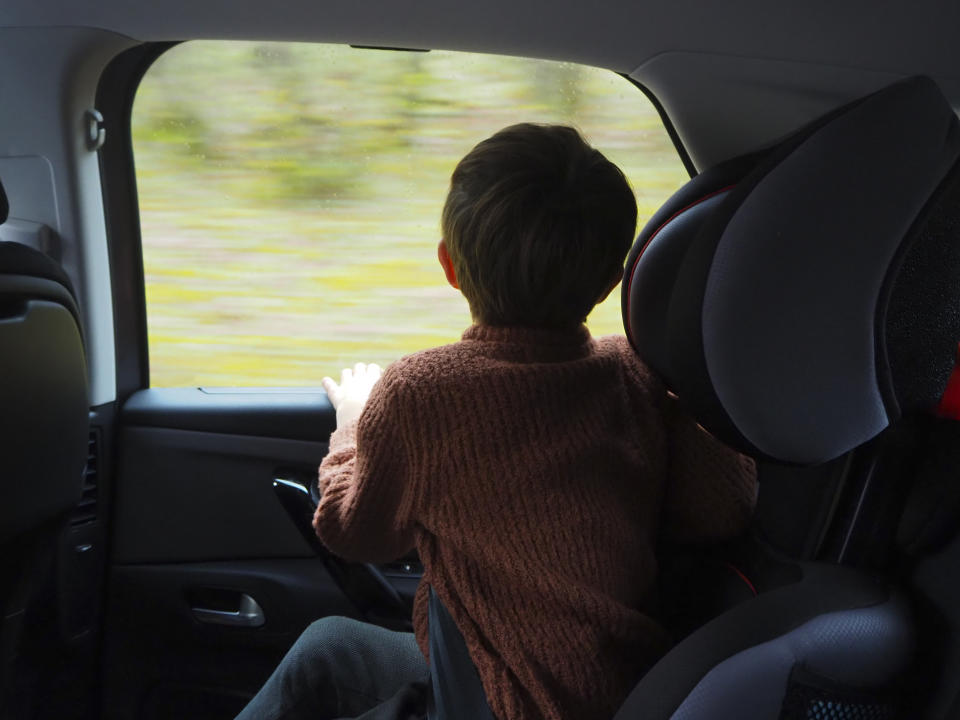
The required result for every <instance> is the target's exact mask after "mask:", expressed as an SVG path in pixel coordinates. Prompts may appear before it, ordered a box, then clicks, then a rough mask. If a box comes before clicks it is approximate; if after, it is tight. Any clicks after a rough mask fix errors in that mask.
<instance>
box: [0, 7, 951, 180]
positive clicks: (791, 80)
mask: <svg viewBox="0 0 960 720" xmlns="http://www.w3.org/2000/svg"><path fill="white" fill-rule="evenodd" d="M4 26H5V27H9V28H14V27H21V28H25V27H31V26H34V27H36V26H60V27H87V28H97V29H100V30H106V31H109V32H112V33H117V34H120V35H125V36H128V37H130V38H133V39H136V40H184V39H192V38H211V39H212V38H234V39H273V40H308V41H326V42H342V43H352V44H360V45H376V46H393V47H415V48H437V49H439V48H444V49H458V50H474V51H485V52H494V53H503V54H513V55H526V56H533V57H543V58H553V59H565V60H572V61H577V62H583V63H587V64H592V65H598V66H602V67H607V68H610V69H612V70H616V71H618V72H622V73H627V74H630V75H631V76H633V77H634V78H636V79H637V80H639V81H641V82H642V83H644V84H645V85H646V86H648V87H649V88H650V89H651V90H652V91H653V92H654V94H655V95H656V96H657V97H658V98H659V99H660V101H661V102H662V103H663V105H664V107H665V108H666V110H667V112H668V114H669V115H670V117H671V119H672V120H673V121H674V123H675V124H676V126H677V128H678V130H679V132H680V135H681V137H682V138H683V140H684V142H685V144H686V145H687V146H688V149H689V150H690V153H691V155H692V157H693V159H694V161H695V163H696V165H697V166H698V167H700V168H702V167H704V166H706V165H710V164H712V163H715V162H717V161H719V160H722V159H724V158H726V157H730V156H732V155H735V154H738V153H739V152H743V151H745V150H748V149H752V148H753V147H755V146H757V145H758V144H762V143H764V142H768V141H771V140H773V139H775V138H777V137H779V136H780V135H782V134H783V133H785V132H787V131H789V130H791V129H793V128H794V127H796V126H797V125H799V124H801V123H802V122H804V121H805V120H807V119H810V118H812V117H814V116H816V115H818V114H820V113H822V112H824V111H825V110H827V109H829V108H830V107H832V106H835V105H837V104H839V103H840V102H843V101H844V100H847V99H849V98H853V97H856V96H858V95H861V94H863V93H865V92H868V91H870V90H873V89H875V88H877V87H880V86H882V85H883V84H886V83H887V82H890V81H891V80H893V79H896V78H898V77H903V76H907V75H913V74H926V75H930V76H932V77H934V78H935V79H936V80H937V81H938V82H939V83H940V85H941V87H942V88H943V89H944V91H945V92H946V93H947V94H948V96H949V97H950V98H951V100H952V102H953V104H954V106H955V107H960V44H958V43H957V42H956V32H957V29H958V28H960V3H956V2H937V1H936V0H922V1H920V2H910V3H907V2H899V3H893V2H875V1H868V0H845V1H841V2H836V0H830V2H827V1H826V0H812V1H808V2H803V3H800V2H790V1H789V0H781V1H780V2H770V1H769V0H732V1H730V0H728V1H727V2H716V0H700V1H695V0H672V1H671V2H663V1H661V2H592V3H591V2H584V1H583V0H580V1H579V2H575V1H572V0H549V1H548V0H484V1H483V2H457V1H454V0H418V2H398V1H397V0H368V1H367V2H351V3H347V2H343V0H339V1H324V0H312V1H311V0H287V1H286V2H283V3H278V4H269V3H264V2H252V1H251V0H167V1H166V2H162V3H159V2H147V1H146V0H139V1H138V2H131V1H130V0H97V2H84V3H78V2H76V0H46V1H43V0H41V1H38V0H6V1H5V2H4V8H3V12H2V14H0V27H4Z"/></svg>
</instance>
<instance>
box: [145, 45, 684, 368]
mask: <svg viewBox="0 0 960 720" xmlns="http://www.w3.org/2000/svg"><path fill="white" fill-rule="evenodd" d="M525 121H530V122H561V123H566V124H571V125H574V126H576V127H578V128H580V130H581V131H582V132H583V133H584V135H585V136H586V137H587V140H588V141H589V142H591V144H593V145H594V146H595V147H597V148H598V149H599V150H601V151H602V152H603V153H604V154H605V155H607V157H609V158H610V159H611V160H612V161H613V162H615V163H617V164H618V165H619V166H620V167H621V168H622V169H623V171H624V172H625V173H626V175H627V177H628V179H629V180H630V182H631V184H632V185H633V188H634V191H635V192H636V194H637V201H638V205H639V210H640V224H641V225H642V224H643V223H644V222H645V221H646V219H647V218H648V217H649V216H650V214H651V213H652V212H653V211H654V210H655V209H656V208H657V207H659V205H660V204H662V202H663V201H664V200H665V199H666V198H667V197H669V195H670V194H671V193H672V192H673V191H674V190H675V189H676V188H677V187H679V186H680V185H681V184H682V183H683V182H684V181H685V180H686V179H687V176H686V173H685V172H684V170H683V166H682V164H681V162H680V160H679V158H678V157H677V154H676V151H675V150H674V148H673V145H672V144H671V142H670V140H669V138H668V137H667V133H666V131H665V130H664V128H663V126H662V123H661V121H660V118H659V117H658V115H657V113H656V111H655V109H654V108H653V106H652V105H651V103H650V102H649V101H648V100H647V98H646V97H645V96H644V95H643V93H642V92H640V90H638V89H637V88H635V87H634V86H633V85H632V84H631V83H630V82H629V81H627V80H626V79H624V78H621V77H619V76H617V75H616V74H614V73H611V72H609V71H605V70H599V69H596V68H587V67H582V66H576V65H570V64H566V63H557V62H549V61H540V60H525V59H517V58H506V57H497V56H483V55H473V54H467V53H454V52H437V51H434V52H429V53H419V52H391V51H383V50H363V49H354V48H350V47H347V46H324V45H312V44H273V43H248V42H222V41H217V42H191V43H187V44H183V45H179V46H177V47H174V48H173V49H172V50H170V51H169V52H167V53H166V54H165V55H163V56H162V57H161V58H160V59H159V60H158V61H157V62H156V63H155V65H154V66H153V67H152V68H151V69H150V70H149V71H148V72H147V74H146V76H145V78H144V80H143V82H142V84H141V86H140V90H139V91H138V93H137V97H136V101H135V105H134V110H133V120H132V123H133V137H134V159H135V163H136V170H137V187H138V194H139V201H140V213H141V226H142V236H143V252H144V272H145V280H146V293H147V315H148V331H149V342H150V367H151V385H153V386H154V387H171V386H199V385H206V386H217V385H220V386H258V385H259V386H270V387H282V386H318V385H319V384H320V378H321V377H322V376H324V375H338V374H339V370H340V368H341V367H344V366H346V365H350V364H353V363H354V362H356V361H358V360H361V361H365V362H378V363H380V364H382V365H386V364H388V363H389V362H391V361H393V360H395V359H397V358H399V357H400V356H401V355H404V354H407V353H410V352H414V351H416V350H420V349H423V348H426V347H431V346H434V345H440V344H443V343H448V342H453V341H455V340H457V339H458V338H459V337H460V334H461V333H462V332H463V330H464V329H465V328H466V327H467V326H468V325H469V324H470V315H469V311H468V309H467V304H466V302H465V301H464V300H463V298H462V297H461V296H460V295H459V293H458V292H456V291H455V290H452V289H451V288H449V287H448V286H447V285H446V283H445V282H444V280H443V276H442V272H441V270H440V268H439V266H438V264H437V261H436V244H437V242H438V240H439V239H440V235H439V233H440V231H439V222H440V210H441V208H442V206H443V201H444V197H445V193H446V190H447V185H448V182H449V178H450V173H451V172H452V170H453V168H454V166H455V165H456V163H457V161H458V160H459V159H460V158H461V157H462V156H463V155H464V154H465V153H466V152H467V151H468V150H470V148H471V147H473V146H474V145H475V144H476V143H477V142H479V141H480V140H482V139H484V138H485V137H487V136H489V135H490V134H492V133H493V132H495V131H496V130H499V129H500V128H502V127H504V126H506V125H510V124H513V123H516V122H525ZM588 324H589V326H590V328H591V331H592V332H593V333H594V334H606V333H622V331H623V330H622V325H621V322H620V309H619V294H618V293H616V292H615V293H613V294H611V297H610V299H608V300H607V302H605V303H604V304H603V305H601V306H599V307H598V308H597V309H596V310H595V311H594V312H593V314H592V315H591V316H590V318H589V319H588Z"/></svg>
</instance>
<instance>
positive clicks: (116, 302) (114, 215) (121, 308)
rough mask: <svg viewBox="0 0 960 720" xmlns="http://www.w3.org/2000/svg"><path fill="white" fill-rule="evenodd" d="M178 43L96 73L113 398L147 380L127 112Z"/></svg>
mask: <svg viewBox="0 0 960 720" xmlns="http://www.w3.org/2000/svg"><path fill="white" fill-rule="evenodd" d="M178 44H179V43H178V42H159V43H158V42H151V43H144V44H142V45H137V46H135V47H132V48H130V49H128V50H125V51H123V52H122V53H120V54H119V55H117V56H116V57H115V58H113V60H111V61H110V63H109V64H108V65H107V67H106V68H105V69H104V71H103V74H102V75H101V76H100V82H99V83H98V84H97V94H96V107H97V109H98V110H99V111H100V112H101V113H102V115H103V126H104V127H105V128H106V130H107V135H106V142H105V143H104V144H103V147H101V148H100V150H99V153H98V155H99V162H100V186H101V192H102V194H103V204H104V214H105V220H106V230H107V248H108V253H109V257H110V276H111V277H110V280H111V288H112V295H113V322H114V346H115V355H116V356H115V362H116V377H117V400H118V401H119V402H120V404H122V403H123V402H124V401H125V400H126V399H127V398H128V397H129V396H130V395H131V394H133V393H134V392H136V391H137V390H141V389H143V388H146V387H149V385H150V359H149V349H148V343H147V306H146V292H145V286H144V275H143V246H142V242H141V236H140V206H139V204H138V197H137V176H136V170H135V167H134V157H133V134H132V128H131V114H132V112H133V103H134V99H135V97H136V94H137V89H138V88H139V87H140V81H141V80H142V79H143V76H144V75H145V74H146V72H147V70H148V69H149V68H150V66H151V65H152V64H153V63H154V62H155V61H156V60H157V58H159V57H160V56H161V55H162V54H163V53H165V52H166V51H167V50H169V49H170V48H171V47H174V46H175V45H178Z"/></svg>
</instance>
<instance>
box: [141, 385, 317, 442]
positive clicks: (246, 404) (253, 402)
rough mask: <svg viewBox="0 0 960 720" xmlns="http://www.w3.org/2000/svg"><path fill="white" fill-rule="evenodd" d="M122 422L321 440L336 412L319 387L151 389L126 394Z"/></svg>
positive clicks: (148, 425)
mask: <svg viewBox="0 0 960 720" xmlns="http://www.w3.org/2000/svg"><path fill="white" fill-rule="evenodd" d="M123 424H124V426H125V427H130V426H142V427H155V428H176V429H178V430H193V431H200V432H214V433H223V434H226V435H248V436H254V437H278V438H285V439H289V440H307V441H310V442H320V441H323V442H326V439H327V438H328V437H329V436H330V433H331V432H333V431H334V430H335V429H336V414H335V412H334V409H333V406H332V405H331V404H330V401H329V400H328V399H327V396H326V394H325V393H324V392H323V391H320V390H317V391H310V390H308V389H305V390H304V391H303V392H291V391H288V390H274V389H267V388H263V389H258V390H255V391H251V390H246V389H243V388H237V389H236V391H233V392H231V391H230V390H228V389H225V388H218V389H217V390H216V391H215V392H214V391H208V390H204V389H203V388H151V389H147V390H141V391H139V392H137V393H134V394H133V395H131V396H130V398H129V399H128V400H127V402H126V404H124V406H123Z"/></svg>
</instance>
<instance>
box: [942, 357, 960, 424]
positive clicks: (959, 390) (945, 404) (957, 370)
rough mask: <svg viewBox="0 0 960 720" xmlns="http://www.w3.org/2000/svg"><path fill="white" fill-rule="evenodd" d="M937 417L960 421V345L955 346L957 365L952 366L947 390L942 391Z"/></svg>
mask: <svg viewBox="0 0 960 720" xmlns="http://www.w3.org/2000/svg"><path fill="white" fill-rule="evenodd" d="M937 415H939V416H940V417H942V418H949V419H950V420H960V345H958V346H957V363H956V365H954V366H953V372H952V373H951V374H950V380H949V381H948V382H947V389H946V390H944V391H943V397H941V398H940V404H939V405H937Z"/></svg>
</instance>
